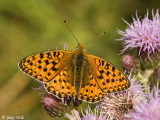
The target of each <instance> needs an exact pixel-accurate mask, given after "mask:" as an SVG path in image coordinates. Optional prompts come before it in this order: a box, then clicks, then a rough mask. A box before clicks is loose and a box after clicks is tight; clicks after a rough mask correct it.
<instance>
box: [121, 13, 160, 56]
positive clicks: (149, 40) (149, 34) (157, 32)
mask: <svg viewBox="0 0 160 120" xmlns="http://www.w3.org/2000/svg"><path fill="white" fill-rule="evenodd" d="M148 15H149V13H148V11H147V14H146V15H145V17H144V18H143V19H142V18H140V17H138V15H137V13H136V18H134V17H133V23H131V24H129V23H128V22H127V21H125V20H124V22H125V23H126V24H127V25H128V27H127V28H126V30H125V31H121V30H118V33H119V34H121V35H123V37H122V38H121V39H119V40H124V49H123V50H122V51H121V52H122V53H123V52H125V51H126V50H131V49H133V48H138V52H139V53H138V55H140V54H141V52H147V54H148V57H150V54H151V53H153V54H155V53H156V52H157V51H158V52H159V51H160V17H159V10H157V11H156V14H154V11H153V10H152V19H149V17H148Z"/></svg>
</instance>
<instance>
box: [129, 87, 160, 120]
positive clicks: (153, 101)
mask: <svg viewBox="0 0 160 120" xmlns="http://www.w3.org/2000/svg"><path fill="white" fill-rule="evenodd" d="M159 95H160V90H158V86H157V87H154V89H153V90H152V91H151V92H150V91H149V93H148V102H140V103H139V104H138V105H136V106H134V109H135V112H133V113H131V118H132V119H133V120H160V96H159Z"/></svg>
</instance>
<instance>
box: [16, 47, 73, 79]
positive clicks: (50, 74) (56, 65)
mask: <svg viewBox="0 0 160 120" xmlns="http://www.w3.org/2000/svg"><path fill="white" fill-rule="evenodd" d="M71 53H72V52H71V51H62V50H56V51H45V52H41V53H36V54H33V55H31V56H29V57H26V58H24V59H23V60H22V61H21V62H20V63H19V67H20V69H21V70H22V71H24V72H25V73H27V74H28V75H30V76H32V77H34V78H35V79H37V80H39V81H42V82H47V81H50V80H52V79H53V78H54V77H55V76H56V75H57V74H58V73H59V72H60V71H61V70H63V69H64V67H65V65H66V64H68V63H67V61H65V59H69V58H70V57H71ZM64 61H65V62H64Z"/></svg>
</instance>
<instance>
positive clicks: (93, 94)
mask: <svg viewBox="0 0 160 120" xmlns="http://www.w3.org/2000/svg"><path fill="white" fill-rule="evenodd" d="M84 67H85V68H83V71H84V72H83V74H82V75H83V78H82V80H81V83H80V89H79V92H78V98H79V99H81V100H84V101H87V102H91V103H95V102H98V101H99V100H101V99H103V97H104V96H105V93H103V92H102V91H101V90H100V88H99V86H98V84H97V82H96V80H95V77H94V75H93V72H92V70H91V67H90V65H89V63H88V62H86V65H85V66H84Z"/></svg>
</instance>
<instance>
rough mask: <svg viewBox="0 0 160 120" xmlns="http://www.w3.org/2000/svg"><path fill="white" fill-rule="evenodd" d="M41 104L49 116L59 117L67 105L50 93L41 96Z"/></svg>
mask: <svg viewBox="0 0 160 120" xmlns="http://www.w3.org/2000/svg"><path fill="white" fill-rule="evenodd" d="M42 104H43V106H44V108H45V110H46V111H47V113H48V114H49V115H50V116H51V117H60V116H63V115H64V112H66V111H67V110H68V108H67V105H66V104H65V103H64V102H63V101H62V100H61V99H58V98H57V97H55V96H54V95H52V94H47V95H45V96H44V97H43V98H42Z"/></svg>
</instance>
